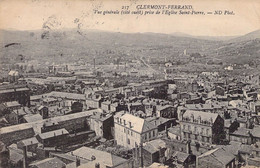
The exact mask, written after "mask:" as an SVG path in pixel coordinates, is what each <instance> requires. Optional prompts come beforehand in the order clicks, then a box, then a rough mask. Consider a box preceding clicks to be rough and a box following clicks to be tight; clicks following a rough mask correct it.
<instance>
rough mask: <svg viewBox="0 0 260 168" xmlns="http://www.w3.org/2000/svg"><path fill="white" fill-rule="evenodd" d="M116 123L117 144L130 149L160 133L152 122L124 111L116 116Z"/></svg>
mask: <svg viewBox="0 0 260 168" xmlns="http://www.w3.org/2000/svg"><path fill="white" fill-rule="evenodd" d="M114 125H115V128H114V130H115V140H116V142H117V144H118V145H122V146H124V147H127V148H130V149H131V148H134V147H136V146H139V145H140V144H142V143H144V142H147V141H150V140H152V139H155V138H156V137H157V134H158V129H157V127H156V126H155V125H154V124H153V123H152V122H149V121H147V120H146V119H143V118H139V117H137V116H134V115H131V114H128V113H124V112H119V113H117V114H116V115H115V116H114Z"/></svg>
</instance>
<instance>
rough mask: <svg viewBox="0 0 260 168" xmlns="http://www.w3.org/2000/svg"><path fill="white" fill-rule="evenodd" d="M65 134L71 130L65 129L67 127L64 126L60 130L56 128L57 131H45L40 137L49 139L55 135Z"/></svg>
mask: <svg viewBox="0 0 260 168" xmlns="http://www.w3.org/2000/svg"><path fill="white" fill-rule="evenodd" d="M63 134H64V135H65V134H69V132H68V131H67V130H66V129H65V128H62V129H59V130H55V131H50V132H45V133H42V134H39V137H40V138H41V139H48V138H51V137H55V136H60V135H63Z"/></svg>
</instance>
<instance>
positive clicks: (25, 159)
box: [23, 146, 27, 168]
mask: <svg viewBox="0 0 260 168" xmlns="http://www.w3.org/2000/svg"><path fill="white" fill-rule="evenodd" d="M23 168H27V147H26V146H23Z"/></svg>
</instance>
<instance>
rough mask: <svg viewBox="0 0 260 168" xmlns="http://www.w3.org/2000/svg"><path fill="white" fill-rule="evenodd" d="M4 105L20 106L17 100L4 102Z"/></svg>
mask: <svg viewBox="0 0 260 168" xmlns="http://www.w3.org/2000/svg"><path fill="white" fill-rule="evenodd" d="M4 105H5V107H7V108H8V107H15V106H21V104H19V103H18V102H17V101H11V102H6V103H4Z"/></svg>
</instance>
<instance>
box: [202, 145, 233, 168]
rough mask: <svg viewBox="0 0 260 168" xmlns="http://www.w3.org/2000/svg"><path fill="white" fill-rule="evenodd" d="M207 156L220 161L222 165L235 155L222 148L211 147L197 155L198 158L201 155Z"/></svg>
mask: <svg viewBox="0 0 260 168" xmlns="http://www.w3.org/2000/svg"><path fill="white" fill-rule="evenodd" d="M208 156H211V157H213V158H215V159H216V160H218V161H219V162H221V163H222V164H223V165H227V164H228V163H230V162H231V161H232V160H233V159H235V156H234V155H233V154H231V153H229V152H227V151H226V150H224V149H223V148H216V149H212V150H210V151H208V152H206V153H204V154H202V155H200V156H199V157H198V159H201V158H203V157H208Z"/></svg>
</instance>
